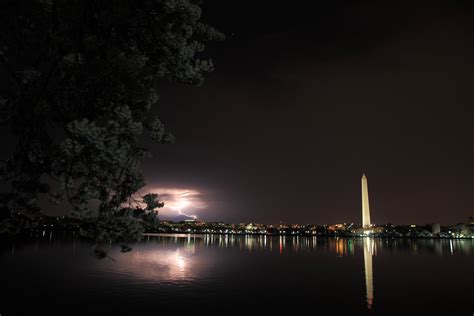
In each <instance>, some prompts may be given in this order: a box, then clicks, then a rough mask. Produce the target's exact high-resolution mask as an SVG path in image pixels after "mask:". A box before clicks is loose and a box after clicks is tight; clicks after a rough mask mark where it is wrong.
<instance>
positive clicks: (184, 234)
mask: <svg viewBox="0 0 474 316" xmlns="http://www.w3.org/2000/svg"><path fill="white" fill-rule="evenodd" d="M209 235H217V236H252V237H253V236H255V237H260V236H265V237H266V236H268V237H305V238H344V239H364V238H374V239H375V238H381V239H463V240H466V239H467V240H474V237H468V236H464V237H451V236H448V237H440V236H385V235H370V236H343V235H341V236H334V235H316V234H314V235H310V234H268V233H201V232H196V233H194V232H176V233H143V234H142V236H144V237H178V238H187V237H204V236H209Z"/></svg>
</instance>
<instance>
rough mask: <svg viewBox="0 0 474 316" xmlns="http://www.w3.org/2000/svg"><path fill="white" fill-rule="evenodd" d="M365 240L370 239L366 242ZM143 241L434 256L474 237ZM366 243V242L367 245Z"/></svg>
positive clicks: (453, 251) (464, 249) (462, 251)
mask: <svg viewBox="0 0 474 316" xmlns="http://www.w3.org/2000/svg"><path fill="white" fill-rule="evenodd" d="M367 240H370V242H368V241H367ZM145 241H146V242H149V243H156V242H158V243H161V244H170V243H174V244H178V245H181V246H184V245H188V246H192V247H193V248H194V249H195V248H196V247H218V248H238V249H240V250H242V251H248V252H253V251H271V252H272V251H278V252H279V253H280V254H285V253H292V252H309V251H313V250H318V249H319V250H327V251H329V252H330V253H334V254H335V255H336V256H337V257H340V258H342V257H346V256H353V255H355V253H356V251H358V249H361V250H362V248H367V249H370V252H371V253H372V255H377V253H376V252H377V251H378V252H389V253H391V254H396V253H398V252H406V251H409V252H410V253H411V254H412V255H415V256H416V255H420V254H434V255H437V256H444V255H446V254H450V255H471V254H472V252H473V247H474V246H473V245H474V240H470V239H422V238H419V239H402V238H400V239H388V238H386V239H385V238H377V239H372V238H370V239H367V238H321V237H315V236H309V237H301V236H265V235H261V236H244V235H213V234H203V235H190V234H189V235H188V234H176V235H174V234H149V235H147V237H146V239H145ZM366 243H369V244H368V245H366Z"/></svg>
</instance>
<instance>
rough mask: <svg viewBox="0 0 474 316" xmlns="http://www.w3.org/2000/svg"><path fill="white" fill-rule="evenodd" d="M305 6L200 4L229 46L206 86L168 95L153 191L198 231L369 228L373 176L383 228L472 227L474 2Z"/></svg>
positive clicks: (151, 166)
mask: <svg viewBox="0 0 474 316" xmlns="http://www.w3.org/2000/svg"><path fill="white" fill-rule="evenodd" d="M316 3H317V4H316ZM311 4H312V6H311V7H310V6H307V5H308V3H307V2H300V3H297V2H292V3H291V6H289V5H277V4H276V3H275V2H273V3H271V2H263V1H248V2H245V1H233V2H229V1H206V2H205V6H204V18H205V19H206V20H207V21H208V22H209V23H211V24H213V25H215V26H216V27H218V28H219V29H221V30H222V31H224V32H225V33H226V34H227V40H226V41H225V42H220V43H216V44H213V45H211V46H210V47H209V54H210V55H212V56H213V59H214V62H215V66H216V70H215V72H214V73H212V74H211V75H209V76H208V77H207V80H205V83H204V85H203V86H202V87H199V88H196V87H186V86H172V85H163V86H162V87H161V88H160V91H161V100H160V104H159V106H158V111H159V112H158V113H161V117H162V119H163V121H164V122H165V124H167V126H168V128H169V129H170V130H171V131H172V132H173V133H174V135H175V136H176V138H177V140H176V143H175V144H172V145H161V146H154V147H152V148H153V153H154V158H153V159H151V160H149V161H147V163H146V166H145V174H146V179H147V181H148V183H149V186H150V187H152V188H168V189H170V188H175V189H177V190H175V193H176V194H179V193H180V192H187V191H189V190H194V191H193V193H192V194H191V195H192V199H193V200H194V201H195V202H196V204H189V205H186V211H187V212H188V214H196V215H198V217H199V218H201V219H204V220H217V221H231V222H239V221H256V222H264V223H279V222H280V221H282V222H286V223H295V222H298V223H319V224H325V223H335V222H356V223H360V221H361V215H360V212H361V211H360V209H361V206H360V204H361V199H360V177H361V175H362V173H363V172H365V173H366V174H367V176H368V180H369V192H370V202H371V211H372V221H373V222H375V223H376V224H382V223H386V222H392V223H420V224H422V223H431V222H441V223H456V222H461V221H465V220H466V219H467V218H468V217H469V216H471V215H472V216H474V209H473V206H474V195H473V192H474V168H473V162H474V150H473V144H472V137H473V132H474V127H473V124H472V122H473V108H472V106H473V104H474V96H473V94H472V88H471V86H472V77H473V74H474V64H473V56H474V46H473V35H474V23H472V21H473V10H472V9H473V7H472V5H469V6H468V5H466V4H464V3H462V2H459V1H456V3H454V1H444V2H436V1H406V2H404V1H383V4H382V3H381V2H380V1H367V2H362V3H361V2H359V3H358V4H355V3H354V1H347V2H345V1H327V2H323V1H320V2H319V1H318V2H312V3H311ZM315 4H316V5H317V6H318V7H315ZM165 202H166V201H165ZM199 202H200V203H199ZM162 214H163V215H164V216H165V215H166V214H171V212H168V213H167V211H166V210H164V211H163V213H162Z"/></svg>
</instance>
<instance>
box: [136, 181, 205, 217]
mask: <svg viewBox="0 0 474 316" xmlns="http://www.w3.org/2000/svg"><path fill="white" fill-rule="evenodd" d="M149 192H152V193H157V194H158V199H159V200H160V201H161V202H164V203H165V206H164V207H163V208H161V209H159V212H160V215H161V216H164V217H177V216H185V217H188V218H194V219H195V218H197V217H198V216H199V213H200V212H201V211H202V210H204V209H205V208H207V203H206V202H205V199H204V196H203V194H202V193H201V192H200V191H197V190H194V189H187V188H164V187H151V188H148V189H146V190H143V191H142V192H141V194H142V195H143V194H146V193H149Z"/></svg>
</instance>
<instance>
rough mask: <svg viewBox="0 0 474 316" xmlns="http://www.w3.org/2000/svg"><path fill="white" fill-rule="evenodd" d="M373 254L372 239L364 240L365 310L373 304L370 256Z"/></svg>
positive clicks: (373, 243)
mask: <svg viewBox="0 0 474 316" xmlns="http://www.w3.org/2000/svg"><path fill="white" fill-rule="evenodd" d="M374 254H375V242H374V240H373V239H372V238H365V239H364V272H365V289H366V297H367V308H368V309H372V304H373V303H374V276H373V271H372V256H373V255H374Z"/></svg>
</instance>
